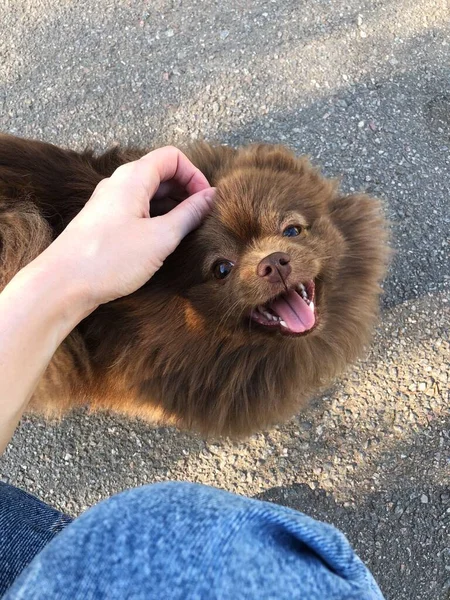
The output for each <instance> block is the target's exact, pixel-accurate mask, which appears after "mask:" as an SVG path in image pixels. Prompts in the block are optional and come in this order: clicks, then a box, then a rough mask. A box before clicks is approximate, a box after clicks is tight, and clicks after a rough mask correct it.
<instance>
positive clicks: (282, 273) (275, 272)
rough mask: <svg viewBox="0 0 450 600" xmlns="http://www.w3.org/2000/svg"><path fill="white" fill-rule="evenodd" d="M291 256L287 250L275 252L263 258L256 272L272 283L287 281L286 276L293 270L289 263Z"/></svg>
mask: <svg viewBox="0 0 450 600" xmlns="http://www.w3.org/2000/svg"><path fill="white" fill-rule="evenodd" d="M290 261H291V257H290V256H289V254H286V253H285V252H274V253H273V254H269V256H266V257H265V258H263V259H262V261H261V262H260V263H259V265H258V266H257V268H256V272H257V274H258V275H259V276H260V277H264V279H267V281H269V282H270V283H279V282H282V281H286V278H287V277H288V275H289V274H290V272H291V270H292V269H291V265H290V264H289V263H290Z"/></svg>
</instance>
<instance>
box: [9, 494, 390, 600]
mask: <svg viewBox="0 0 450 600" xmlns="http://www.w3.org/2000/svg"><path fill="white" fill-rule="evenodd" d="M49 510H51V509H49ZM18 512H19V513H20V508H19V509H18ZM51 514H52V515H53V516H54V515H55V512H54V511H52V513H51ZM16 522H17V519H16ZM49 523H54V519H53V520H52V519H49ZM9 530H11V528H9ZM20 543H21V545H22V547H23V551H24V552H25V551H26V548H27V540H26V539H23V540H20ZM240 598H242V599H244V598H245V599H246V600H248V599H250V600H251V599H274V600H275V599H276V600H284V599H286V600H287V599H289V600H292V599H295V598H298V599H301V600H338V599H339V600H344V599H345V600H379V599H382V598H383V597H382V595H381V592H380V590H379V588H378V587H377V585H376V583H375V581H374V580H373V578H372V575H371V574H370V572H369V571H368V570H367V568H366V567H365V566H364V565H363V563H362V562H361V561H360V559H359V558H358V557H357V556H356V555H355V553H354V552H353V550H352V548H351V547H350V545H349V543H348V542H347V540H346V538H345V537H344V535H343V534H342V533H340V532H339V531H337V530H336V529H335V528H334V527H332V526H330V525H326V524H325V523H320V522H318V521H315V520H314V519H311V518H310V517H307V516H306V515H304V514H302V513H298V512H296V511H294V510H291V509H288V508H285V507H282V506H278V505H275V504H271V503H267V502H261V501H258V500H252V499H248V498H243V497H240V496H236V495H234V494H230V493H228V492H224V491H220V490H216V489H213V488H209V487H205V486H201V485H196V484H189V483H164V484H155V485H151V486H145V487H142V488H137V489H133V490H129V491H126V492H123V493H121V494H118V495H117V496H113V497H112V498H109V499H108V500H106V501H104V502H101V503H100V504H98V505H97V506H95V507H93V508H91V509H90V510H88V511H87V512H86V513H84V514H83V515H81V516H80V517H79V518H78V519H76V520H75V521H73V523H71V524H70V525H69V526H68V527H67V528H65V529H64V530H63V531H62V532H61V533H59V534H58V535H57V536H56V537H55V538H54V539H53V540H52V541H51V542H49V543H48V544H47V545H46V546H45V548H44V549H43V550H41V551H40V552H39V554H38V555H37V556H36V557H35V558H34V560H33V561H32V562H31V563H30V565H29V566H28V567H26V568H25V569H24V570H23V572H22V574H21V575H20V576H19V577H18V579H17V580H16V581H15V582H14V584H13V585H12V587H11V588H10V589H9V590H8V591H7V592H6V595H5V596H4V599H5V600H12V599H14V600H20V599H26V600H34V599H42V600H44V599H45V600H53V599H55V600H56V599H58V600H78V599H80V600H81V599H82V600H100V599H102V600H103V599H104V600H128V599H130V600H131V599H133V600H140V599H146V600H147V599H158V600H160V599H161V600H166V599H170V600H172V599H179V600H190V599H192V600H196V599H198V600H200V599H201V600H203V599H208V600H213V599H220V600H236V599H240Z"/></svg>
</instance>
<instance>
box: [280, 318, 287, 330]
mask: <svg viewBox="0 0 450 600" xmlns="http://www.w3.org/2000/svg"><path fill="white" fill-rule="evenodd" d="M280 325H282V326H283V327H286V329H287V325H286V323H285V322H284V321H282V320H281V319H280Z"/></svg>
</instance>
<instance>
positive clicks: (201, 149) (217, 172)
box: [184, 142, 237, 186]
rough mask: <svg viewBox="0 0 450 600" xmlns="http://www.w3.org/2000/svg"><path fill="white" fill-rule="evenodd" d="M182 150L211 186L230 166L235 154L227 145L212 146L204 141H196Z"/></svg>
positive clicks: (235, 151)
mask: <svg viewBox="0 0 450 600" xmlns="http://www.w3.org/2000/svg"><path fill="white" fill-rule="evenodd" d="M184 152H185V154H186V156H187V157H188V158H189V160H191V161H192V162H193V163H194V165H195V166H196V167H197V168H198V169H200V171H201V172H202V173H203V174H204V175H205V177H206V179H207V180H208V181H209V183H210V185H213V186H215V185H216V184H217V182H218V181H219V179H220V178H221V176H222V175H223V174H224V172H225V171H227V170H228V169H229V168H230V167H231V165H232V164H233V161H234V157H235V156H236V154H237V150H234V148H230V147H229V146H212V145H210V144H207V143H206V142H197V143H196V144H194V145H192V146H190V147H189V148H186V149H185V150H184Z"/></svg>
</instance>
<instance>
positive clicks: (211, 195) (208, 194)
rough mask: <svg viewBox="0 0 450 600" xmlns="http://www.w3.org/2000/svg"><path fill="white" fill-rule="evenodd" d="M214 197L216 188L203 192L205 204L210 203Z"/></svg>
mask: <svg viewBox="0 0 450 600" xmlns="http://www.w3.org/2000/svg"><path fill="white" fill-rule="evenodd" d="M215 197H216V188H210V189H209V190H207V191H206V192H205V196H204V198H205V200H206V201H207V202H212V201H213V200H214V198H215Z"/></svg>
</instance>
